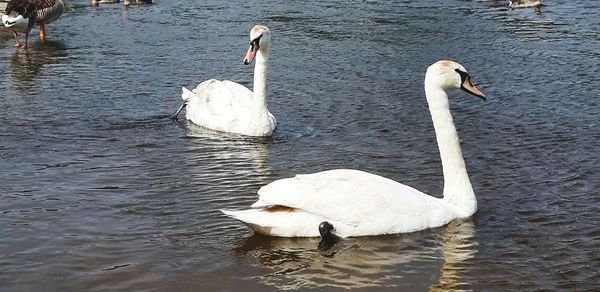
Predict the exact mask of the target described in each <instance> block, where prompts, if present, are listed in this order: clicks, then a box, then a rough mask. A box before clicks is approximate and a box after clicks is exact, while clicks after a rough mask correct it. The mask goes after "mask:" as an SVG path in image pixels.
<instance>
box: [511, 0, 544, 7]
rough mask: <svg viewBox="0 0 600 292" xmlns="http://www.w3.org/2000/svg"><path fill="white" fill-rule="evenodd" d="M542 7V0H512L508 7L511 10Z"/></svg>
mask: <svg viewBox="0 0 600 292" xmlns="http://www.w3.org/2000/svg"><path fill="white" fill-rule="evenodd" d="M540 6H542V0H510V1H508V7H510V8H526V7H540Z"/></svg>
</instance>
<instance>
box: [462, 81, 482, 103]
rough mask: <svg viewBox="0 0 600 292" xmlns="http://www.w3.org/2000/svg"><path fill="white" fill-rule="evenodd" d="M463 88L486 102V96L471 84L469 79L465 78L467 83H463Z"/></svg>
mask: <svg viewBox="0 0 600 292" xmlns="http://www.w3.org/2000/svg"><path fill="white" fill-rule="evenodd" d="M461 88H462V90H464V91H466V92H468V93H470V94H472V95H475V96H477V97H479V98H481V99H483V100H485V94H483V92H481V90H479V89H478V88H477V87H475V85H473V83H471V80H469V78H465V81H463V83H462V86H461Z"/></svg>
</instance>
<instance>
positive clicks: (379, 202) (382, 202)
mask: <svg viewBox="0 0 600 292" xmlns="http://www.w3.org/2000/svg"><path fill="white" fill-rule="evenodd" d="M258 194H259V200H258V202H257V203H255V205H253V206H254V207H256V206H261V205H262V206H266V205H282V206H287V207H292V208H297V209H301V210H304V211H306V212H308V213H312V214H315V215H319V216H323V217H325V218H329V219H330V220H334V221H339V222H344V223H346V224H349V225H354V226H356V225H358V224H360V223H361V222H365V221H369V220H367V219H368V218H369V217H372V216H375V215H378V214H380V213H381V212H394V211H395V210H396V209H397V208H402V215H404V216H408V217H410V216H420V215H422V214H420V212H422V210H424V209H426V208H423V207H424V204H429V203H430V199H433V197H430V196H428V195H425V194H423V193H422V192H419V191H418V190H416V189H413V188H411V187H409V186H406V185H403V184H400V183H398V182H395V181H393V180H390V179H387V178H384V177H381V176H378V175H375V174H371V173H367V172H363V171H358V170H345V169H339V170H330V171H323V172H319V173H314V174H305V175H297V176H295V177H293V178H287V179H281V180H277V181H274V182H272V183H270V184H268V185H266V186H264V187H262V188H261V189H260V190H259V191H258ZM412 210H414V211H412ZM413 213H414V214H413Z"/></svg>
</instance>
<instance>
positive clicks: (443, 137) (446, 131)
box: [425, 82, 477, 217]
mask: <svg viewBox="0 0 600 292" xmlns="http://www.w3.org/2000/svg"><path fill="white" fill-rule="evenodd" d="M425 95H426V96H427V103H428V104H429V111H430V113H431V119H432V120H433V127H434V129H435V136H436V139H437V143H438V147H439V150H440V157H441V160H442V169H443V174H444V198H443V201H444V202H445V203H447V204H448V205H450V206H451V207H453V209H455V211H456V212H457V215H458V216H459V217H468V216H471V215H472V214H473V213H475V211H477V200H476V198H475V193H474V192H473V187H472V186H471V181H470V180H469V174H468V173H467V168H466V166H465V161H464V159H463V156H462V152H461V150H460V143H459V141H458V134H457V133H456V128H455V127H454V122H453V120H452V114H451V113H450V107H449V104H448V95H447V94H446V92H445V91H444V90H443V89H441V88H439V87H436V86H433V85H428V84H427V82H426V83H425Z"/></svg>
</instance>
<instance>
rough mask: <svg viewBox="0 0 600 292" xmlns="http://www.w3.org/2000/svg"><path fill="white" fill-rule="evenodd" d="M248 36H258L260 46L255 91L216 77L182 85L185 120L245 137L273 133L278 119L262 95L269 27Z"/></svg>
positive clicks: (256, 28)
mask: <svg viewBox="0 0 600 292" xmlns="http://www.w3.org/2000/svg"><path fill="white" fill-rule="evenodd" d="M259 36H260V37H259ZM250 38H251V40H255V39H257V38H258V41H257V42H260V49H259V50H258V52H255V54H256V65H255V70H254V75H255V76H254V92H253V91H251V90H250V89H248V88H246V87H245V86H243V85H241V84H238V83H235V82H233V81H229V80H224V81H219V80H216V79H211V80H207V81H204V82H202V83H200V84H199V85H198V86H197V87H196V89H194V90H193V91H190V90H188V89H186V88H185V87H184V88H182V95H181V96H182V98H183V99H184V101H185V102H186V103H187V109H186V119H188V120H189V121H191V122H192V123H194V124H196V125H199V126H202V127H205V128H209V129H213V130H217V131H221V132H229V133H237V134H242V135H248V136H270V135H271V134H272V133H273V130H275V127H276V126H277V122H276V120H275V117H274V116H273V115H272V114H271V113H270V112H269V110H268V109H267V104H266V96H265V93H266V89H265V87H266V71H267V68H266V67H267V58H268V48H269V43H268V42H269V41H270V32H269V30H268V28H266V27H264V26H259V25H257V26H255V27H254V28H253V29H252V31H251V33H250ZM251 49H252V47H251Z"/></svg>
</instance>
